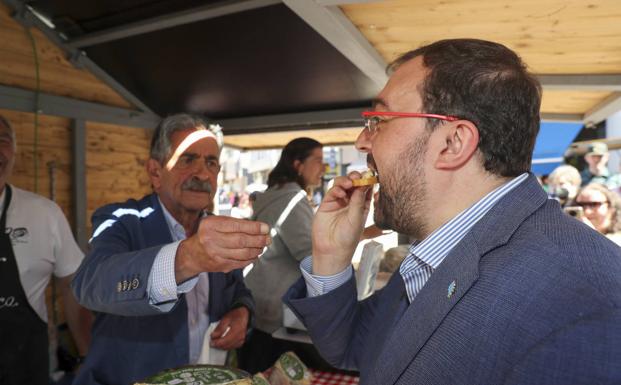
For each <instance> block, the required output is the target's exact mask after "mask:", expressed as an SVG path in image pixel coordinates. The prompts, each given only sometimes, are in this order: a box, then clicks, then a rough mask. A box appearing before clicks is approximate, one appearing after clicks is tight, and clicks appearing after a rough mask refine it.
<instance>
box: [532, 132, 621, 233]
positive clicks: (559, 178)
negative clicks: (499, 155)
mask: <svg viewBox="0 0 621 385" xmlns="http://www.w3.org/2000/svg"><path fill="white" fill-rule="evenodd" d="M609 155H610V153H609V151H608V147H607V145H606V144H605V143H601V142H594V143H592V144H591V145H589V147H588V150H587V153H586V154H585V155H584V160H585V162H586V164H587V167H586V168H585V169H584V170H583V171H582V172H579V171H578V169H576V168H575V167H573V166H571V165H567V164H564V165H561V166H558V167H557V168H556V169H554V171H552V173H550V175H548V176H547V178H542V185H543V187H544V189H545V190H546V191H547V192H548V195H549V196H550V198H552V199H556V200H557V201H558V202H559V203H560V205H561V206H562V207H563V210H564V211H565V212H566V213H567V214H568V215H571V216H573V217H575V218H576V219H577V220H579V221H581V222H583V223H585V224H587V225H588V226H590V227H591V228H593V229H595V230H597V231H598V232H600V233H601V234H604V235H605V236H606V237H608V238H609V239H611V240H612V241H613V242H615V243H617V244H619V245H621V220H620V219H619V216H621V195H620V194H621V174H614V173H611V172H610V170H609V169H608V160H609Z"/></svg>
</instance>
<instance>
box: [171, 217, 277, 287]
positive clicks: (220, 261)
mask: <svg viewBox="0 0 621 385" xmlns="http://www.w3.org/2000/svg"><path fill="white" fill-rule="evenodd" d="M268 233H269V226H268V225H267V224H266V223H263V222H256V221H248V220H245V219H237V218H230V217H223V216H209V217H206V218H203V219H202V220H201V222H200V224H199V226H198V230H197V231H196V234H194V235H192V236H191V237H189V238H187V239H186V240H184V241H182V242H181V243H180V244H179V248H178V249H177V255H176V257H175V279H176V281H177V284H179V283H181V282H184V281H186V280H188V279H189V278H192V277H194V276H196V275H197V274H199V273H202V272H224V273H228V272H229V271H231V270H234V269H241V268H244V267H245V266H246V265H249V264H251V263H252V262H254V261H255V260H256V258H257V257H258V256H259V255H260V254H261V253H262V252H263V248H264V247H265V246H267V245H269V244H270V243H271V242H272V241H271V238H270V236H269V234H268Z"/></svg>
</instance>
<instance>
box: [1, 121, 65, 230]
mask: <svg viewBox="0 0 621 385" xmlns="http://www.w3.org/2000/svg"><path fill="white" fill-rule="evenodd" d="M0 114H2V115H3V116H4V117H5V118H6V119H7V120H9V122H10V123H11V125H12V126H13V129H14V131H15V137H16V140H17V153H16V159H15V166H14V168H13V174H12V176H11V177H10V179H9V181H10V183H12V184H14V185H15V186H17V187H19V188H22V189H24V190H28V191H32V192H37V193H38V194H40V195H42V196H44V197H46V198H50V197H51V195H50V173H49V172H48V163H49V162H54V164H55V181H56V182H55V194H56V199H55V201H56V202H57V203H58V205H59V206H60V207H61V208H62V210H63V212H64V213H65V215H66V216H67V218H68V219H69V220H70V223H71V222H72V218H73V212H72V203H71V202H72V193H71V172H72V171H71V162H72V156H71V141H70V140H71V129H70V126H69V119H65V118H58V117H52V116H45V115H43V116H39V134H38V144H37V148H38V150H37V159H38V178H37V181H38V186H37V187H38V188H37V191H35V162H34V159H35V157H34V153H35V149H34V145H35V143H34V142H35V140H34V139H35V134H34V114H31V113H24V112H15V111H8V110H1V109H0Z"/></svg>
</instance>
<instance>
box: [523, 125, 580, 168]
mask: <svg viewBox="0 0 621 385" xmlns="http://www.w3.org/2000/svg"><path fill="white" fill-rule="evenodd" d="M581 128H582V123H552V122H541V125H540V127H539V135H537V140H536V142H535V150H534V151H533V164H532V166H531V171H532V172H533V173H534V174H535V175H546V174H549V173H551V172H552V170H554V169H555V168H556V167H557V166H559V165H560V164H561V163H563V154H565V150H567V147H569V145H570V144H571V143H572V142H573V141H574V138H575V137H576V135H578V133H579V132H580V129H581Z"/></svg>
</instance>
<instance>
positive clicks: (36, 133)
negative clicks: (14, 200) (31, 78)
mask: <svg viewBox="0 0 621 385" xmlns="http://www.w3.org/2000/svg"><path fill="white" fill-rule="evenodd" d="M24 29H25V30H26V34H27V35H28V38H29V39H30V43H31V45H32V54H33V56H34V64H35V100H34V142H33V144H32V152H33V158H34V192H35V193H38V192H39V156H38V153H39V112H40V111H41V107H40V106H39V95H40V93H41V79H40V77H39V54H38V53H37V45H36V42H35V38H34V36H33V35H32V31H31V30H30V28H29V27H27V26H24Z"/></svg>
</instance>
